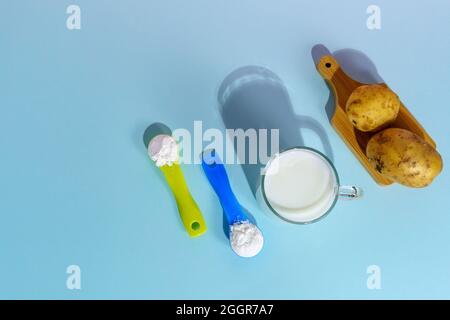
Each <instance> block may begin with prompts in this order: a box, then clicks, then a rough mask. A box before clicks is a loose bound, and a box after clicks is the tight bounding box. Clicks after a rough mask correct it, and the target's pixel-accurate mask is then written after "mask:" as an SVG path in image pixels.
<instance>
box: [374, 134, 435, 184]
mask: <svg viewBox="0 0 450 320" xmlns="http://www.w3.org/2000/svg"><path fill="white" fill-rule="evenodd" d="M366 155H367V157H368V158H369V162H370V163H371V164H372V165H373V167H374V168H375V169H376V170H377V171H378V172H380V173H381V174H383V175H384V176H386V177H387V178H389V179H391V180H393V181H395V182H398V183H400V184H403V185H405V186H408V187H413V188H422V187H426V186H427V185H429V184H430V183H431V182H432V181H433V179H434V178H435V177H436V176H437V175H438V174H439V173H440V172H441V171H442V166H443V164H442V158H441V156H440V154H439V153H438V152H437V151H436V149H434V148H433V146H431V145H430V144H429V143H428V142H426V141H425V140H423V139H422V138H421V137H419V136H418V135H416V134H414V133H412V132H410V131H408V130H405V129H397V128H389V129H385V130H383V131H381V132H379V133H377V134H375V135H374V136H373V137H372V138H371V139H370V140H369V143H368V144H367V148H366Z"/></svg>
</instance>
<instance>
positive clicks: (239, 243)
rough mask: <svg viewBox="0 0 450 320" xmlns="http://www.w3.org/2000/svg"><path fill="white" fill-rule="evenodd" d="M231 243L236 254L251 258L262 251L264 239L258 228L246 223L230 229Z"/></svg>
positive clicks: (235, 225)
mask: <svg viewBox="0 0 450 320" xmlns="http://www.w3.org/2000/svg"><path fill="white" fill-rule="evenodd" d="M230 242H231V247H232V248H233V251H234V252H236V253H237V254H238V255H239V256H241V257H245V258H250V257H253V256H256V255H257V254H258V253H259V252H260V251H261V249H262V247H263V244H264V238H263V235H262V233H261V231H260V230H259V229H258V227H257V226H255V225H254V224H252V223H250V222H248V221H244V222H239V223H235V224H233V225H232V226H231V227H230Z"/></svg>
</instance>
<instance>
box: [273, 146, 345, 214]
mask: <svg viewBox="0 0 450 320" xmlns="http://www.w3.org/2000/svg"><path fill="white" fill-rule="evenodd" d="M264 191H265V195H266V199H267V201H268V202H269V204H270V206H271V207H272V208H273V209H274V210H275V211H276V212H277V213H278V215H280V216H281V217H283V218H285V219H287V220H290V221H293V222H310V221H313V220H315V219H317V218H319V217H321V216H322V215H323V214H325V213H326V212H327V211H328V210H329V209H330V208H331V206H332V205H333V203H334V201H335V199H336V192H337V180H336V175H335V173H334V170H333V168H332V167H331V166H330V164H329V163H328V161H326V160H325V159H324V158H323V157H322V156H320V155H319V154H317V153H315V152H314V151H310V150H308V149H291V150H288V151H285V152H283V153H281V154H280V155H279V156H278V157H275V158H274V159H272V160H271V162H270V163H269V164H268V167H267V170H266V173H265V178H264Z"/></svg>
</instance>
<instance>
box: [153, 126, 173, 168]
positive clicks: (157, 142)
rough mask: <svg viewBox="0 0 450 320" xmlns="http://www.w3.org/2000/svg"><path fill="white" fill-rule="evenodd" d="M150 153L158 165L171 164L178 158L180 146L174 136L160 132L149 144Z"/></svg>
mask: <svg viewBox="0 0 450 320" xmlns="http://www.w3.org/2000/svg"><path fill="white" fill-rule="evenodd" d="M148 155H149V156H150V158H151V159H152V160H153V161H155V163H156V166H157V167H161V166H166V165H168V166H171V165H173V164H174V163H175V162H176V161H177V160H178V146H177V142H176V140H175V138H173V137H172V136H168V135H164V134H160V135H157V136H156V137H154V138H153V139H152V140H151V141H150V143H149V144H148Z"/></svg>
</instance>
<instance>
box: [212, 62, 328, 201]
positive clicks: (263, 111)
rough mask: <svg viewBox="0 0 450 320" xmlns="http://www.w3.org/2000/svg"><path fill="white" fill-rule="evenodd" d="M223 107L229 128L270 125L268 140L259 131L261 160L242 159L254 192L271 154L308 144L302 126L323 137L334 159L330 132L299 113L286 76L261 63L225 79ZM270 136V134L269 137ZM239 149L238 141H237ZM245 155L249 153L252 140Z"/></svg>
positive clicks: (220, 98)
mask: <svg viewBox="0 0 450 320" xmlns="http://www.w3.org/2000/svg"><path fill="white" fill-rule="evenodd" d="M218 102H219V111H220V114H221V116H222V119H223V122H224V124H225V127H226V129H232V130H237V129H242V130H244V131H246V130H248V129H254V130H257V131H258V130H260V129H267V139H266V141H260V139H261V136H260V135H259V134H257V135H256V136H257V146H258V152H257V154H258V155H257V161H256V164H252V163H249V162H250V161H248V160H249V159H247V157H246V159H241V158H240V159H239V161H240V163H241V165H242V168H243V170H244V173H245V176H246V178H247V181H248V183H249V185H250V188H251V190H252V192H253V194H256V191H257V190H258V188H259V184H260V181H261V171H262V169H263V168H264V166H265V164H266V162H267V160H268V158H270V156H271V155H273V154H276V153H278V152H279V151H282V150H286V149H290V148H294V147H301V146H305V143H304V140H303V136H302V133H301V130H302V129H309V130H311V131H313V132H314V133H315V134H317V136H318V137H319V139H320V141H321V143H322V145H323V150H324V153H325V155H326V156H327V157H328V158H329V159H330V160H333V152H332V149H331V145H330V142H329V140H328V136H327V134H326V132H325V130H324V128H323V126H322V125H321V124H320V123H319V122H318V121H317V120H315V119H313V118H311V117H308V116H302V115H297V114H296V113H295V111H294V109H293V106H292V103H291V100H290V97H289V94H288V91H287V89H286V87H285V86H284V84H283V82H282V80H281V79H280V78H279V77H278V76H277V75H276V74H275V73H273V72H272V71H270V70H268V69H266V68H264V67H259V66H246V67H242V68H239V69H237V70H235V71H233V72H232V73H230V74H229V75H228V76H227V77H226V78H225V79H224V81H223V82H222V84H221V86H220V88H219V93H218ZM273 129H275V130H278V135H279V144H278V148H277V149H278V150H271V144H270V141H271V140H272V133H271V130H273ZM265 138H266V137H265ZM261 143H266V150H267V157H264V159H262V157H261V155H260V154H259V153H260V152H259V151H260V150H259V149H260V148H261ZM233 144H234V148H235V152H236V153H238V152H237V150H236V148H237V143H236V141H233ZM244 155H249V146H248V143H246V145H245V152H244ZM238 156H239V155H238Z"/></svg>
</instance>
